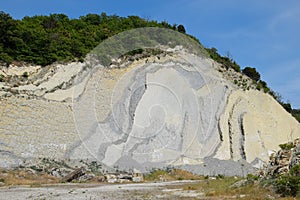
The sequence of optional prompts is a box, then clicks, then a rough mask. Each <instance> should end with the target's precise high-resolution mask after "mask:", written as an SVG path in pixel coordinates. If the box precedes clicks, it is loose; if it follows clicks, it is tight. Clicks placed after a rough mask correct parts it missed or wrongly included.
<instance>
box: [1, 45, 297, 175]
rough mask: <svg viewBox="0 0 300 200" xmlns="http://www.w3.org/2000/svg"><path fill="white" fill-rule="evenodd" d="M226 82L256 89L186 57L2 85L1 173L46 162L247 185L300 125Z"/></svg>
mask: <svg viewBox="0 0 300 200" xmlns="http://www.w3.org/2000/svg"><path fill="white" fill-rule="evenodd" d="M2 71H3V70H2ZM228 76H242V77H243V78H244V79H245V80H246V81H247V82H249V83H251V81H250V80H249V79H248V78H247V77H245V76H243V75H241V74H237V73H235V72H233V71H230V70H229V71H228V70H224V68H222V66H221V65H220V64H218V63H216V62H214V61H213V60H211V59H209V58H205V57H201V56H196V55H194V54H190V53H187V52H186V51H185V50H184V49H180V48H175V49H168V50H166V51H164V53H161V54H159V55H156V56H148V57H145V58H141V59H139V60H137V59H136V60H134V61H132V60H125V61H124V62H123V61H122V62H119V64H118V63H117V64H116V63H114V64H113V65H111V67H103V66H101V65H99V66H97V67H94V68H92V69H91V68H89V65H88V63H70V64H66V65H53V66H48V68H46V69H44V68H38V70H37V72H34V71H33V72H32V73H31V74H30V75H29V77H28V79H27V80H25V81H23V82H21V83H20V84H18V85H9V84H8V83H1V88H2V91H1V93H0V94H1V101H0V109H1V121H0V158H1V159H0V167H12V166H15V165H19V164H22V162H23V161H24V160H29V159H34V158H43V157H46V158H55V159H71V160H72V159H74V160H75V159H89V160H98V161H100V162H101V163H103V164H105V165H107V166H111V167H118V168H122V169H123V168H124V169H129V168H130V169H133V168H135V169H139V170H141V171H147V170H149V169H151V168H152V167H164V166H168V165H173V166H178V167H183V168H186V169H189V170H191V171H194V172H197V173H204V174H210V175H216V174H228V175H245V174H247V173H248V172H250V171H251V170H253V168H252V167H257V168H260V167H261V166H262V164H263V163H264V162H267V161H268V158H269V155H270V154H271V153H272V152H274V151H276V150H278V149H279V147H278V144H281V143H285V142H286V141H291V140H294V139H295V138H297V137H300V125H299V123H298V122H297V121H296V120H295V119H294V118H293V117H292V116H291V115H290V114H289V113H287V112H286V111H285V110H284V109H283V108H282V107H281V106H280V105H279V104H278V103H277V102H276V101H275V100H274V99H273V98H272V97H271V96H269V95H267V94H264V93H263V92H260V91H257V90H253V89H251V86H250V87H249V88H250V89H249V90H246V91H243V90H242V89H240V88H239V87H238V86H236V85H235V84H233V83H232V81H231V80H228V78H227V77H228Z"/></svg>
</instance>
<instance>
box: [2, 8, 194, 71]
mask: <svg viewBox="0 0 300 200" xmlns="http://www.w3.org/2000/svg"><path fill="white" fill-rule="evenodd" d="M141 27H160V28H167V29H172V30H175V31H179V32H181V33H185V28H184V26H183V25H179V26H177V25H170V24H168V23H167V22H165V21H163V22H157V21H148V20H145V19H142V18H140V17H138V16H128V17H118V16H116V15H112V16H108V15H106V13H102V14H100V15H98V14H88V15H86V16H81V17H79V19H69V18H68V16H66V15H64V14H51V15H50V16H33V17H24V18H23V19H22V20H16V19H13V18H12V17H11V16H10V15H9V14H6V13H4V12H0V62H2V63H4V64H7V65H9V64H10V63H11V62H12V61H25V62H27V63H34V64H38V65H42V66H45V65H48V64H52V63H53V62H56V61H72V60H79V61H82V60H83V58H84V57H85V55H86V54H87V53H88V52H90V51H91V50H92V49H94V48H95V47H96V46H97V45H98V44H99V43H100V42H101V41H103V40H105V39H107V38H109V37H110V36H113V35H116V34H117V33H120V32H122V31H125V30H130V29H134V28H141ZM191 38H193V37H191Z"/></svg>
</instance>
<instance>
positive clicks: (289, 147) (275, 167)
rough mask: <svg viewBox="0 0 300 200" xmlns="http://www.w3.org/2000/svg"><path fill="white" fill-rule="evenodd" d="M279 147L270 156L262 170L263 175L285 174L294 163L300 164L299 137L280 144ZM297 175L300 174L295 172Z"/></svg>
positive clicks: (273, 176)
mask: <svg viewBox="0 0 300 200" xmlns="http://www.w3.org/2000/svg"><path fill="white" fill-rule="evenodd" d="M280 146H281V149H280V150H279V151H277V152H276V153H273V154H272V155H271V156H270V161H269V163H268V164H267V165H266V167H265V168H264V170H263V171H262V175H263V176H264V177H272V178H275V177H278V176H279V175H287V174H289V173H290V170H291V169H293V167H295V166H296V165H300V139H299V138H298V139H296V140H294V141H293V142H288V143H286V144H281V145H280ZM297 175H298V176H299V175H300V174H297Z"/></svg>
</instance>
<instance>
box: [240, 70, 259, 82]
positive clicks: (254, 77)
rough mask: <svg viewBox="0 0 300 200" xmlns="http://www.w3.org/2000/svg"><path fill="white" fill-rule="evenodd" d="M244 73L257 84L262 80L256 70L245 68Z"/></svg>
mask: <svg viewBox="0 0 300 200" xmlns="http://www.w3.org/2000/svg"><path fill="white" fill-rule="evenodd" d="M242 72H243V73H244V74H245V75H247V76H248V77H249V78H251V79H252V80H254V81H256V82H257V81H259V80H260V74H259V73H258V72H257V71H256V69H255V68H252V67H245V69H243V71H242Z"/></svg>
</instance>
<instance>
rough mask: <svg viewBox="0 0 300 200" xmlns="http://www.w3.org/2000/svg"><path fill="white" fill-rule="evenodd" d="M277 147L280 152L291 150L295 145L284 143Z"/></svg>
mask: <svg viewBox="0 0 300 200" xmlns="http://www.w3.org/2000/svg"><path fill="white" fill-rule="evenodd" d="M279 147H280V148H281V149H282V150H291V149H292V148H294V147H295V145H294V144H293V143H291V142H289V143H285V144H280V145H279Z"/></svg>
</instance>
